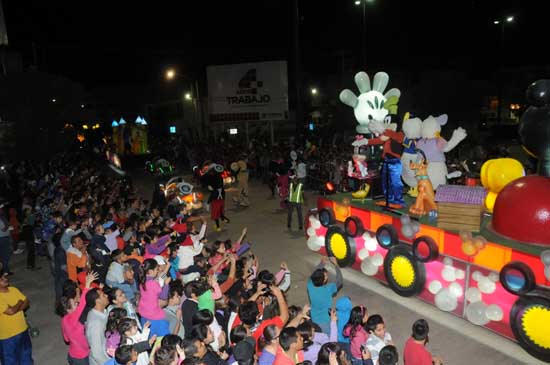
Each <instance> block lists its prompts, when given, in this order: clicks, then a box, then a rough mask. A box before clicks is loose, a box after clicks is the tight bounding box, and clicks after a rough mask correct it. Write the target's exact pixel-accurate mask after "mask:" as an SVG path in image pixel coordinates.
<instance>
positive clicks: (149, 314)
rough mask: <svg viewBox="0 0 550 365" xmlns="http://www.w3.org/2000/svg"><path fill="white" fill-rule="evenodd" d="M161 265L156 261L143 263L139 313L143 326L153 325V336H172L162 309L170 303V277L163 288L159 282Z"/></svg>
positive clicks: (151, 334)
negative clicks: (147, 323) (148, 323)
mask: <svg viewBox="0 0 550 365" xmlns="http://www.w3.org/2000/svg"><path fill="white" fill-rule="evenodd" d="M158 275H159V265H158V263H157V261H156V260H154V259H147V260H145V261H143V266H142V272H141V275H140V278H139V291H140V293H141V295H140V298H139V304H138V312H139V314H140V315H141V325H142V326H143V325H145V323H146V322H150V323H151V332H150V334H149V337H151V336H153V335H157V336H164V335H168V334H170V329H169V324H168V321H167V320H165V319H164V318H165V314H164V311H163V310H162V307H164V306H166V304H167V303H168V289H169V285H168V284H169V283H170V276H167V277H166V278H165V279H164V286H163V287H162V288H161V287H160V284H159V282H158V280H157V277H158Z"/></svg>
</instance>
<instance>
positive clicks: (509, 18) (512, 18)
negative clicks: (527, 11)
mask: <svg viewBox="0 0 550 365" xmlns="http://www.w3.org/2000/svg"><path fill="white" fill-rule="evenodd" d="M506 21H507V22H508V23H511V22H513V21H514V17H513V16H509V17H507V18H506Z"/></svg>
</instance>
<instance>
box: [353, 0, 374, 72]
mask: <svg viewBox="0 0 550 365" xmlns="http://www.w3.org/2000/svg"><path fill="white" fill-rule="evenodd" d="M373 2H374V0H355V5H356V6H361V7H362V8H363V9H362V11H363V17H362V20H361V22H362V24H361V28H362V29H361V57H362V63H363V68H364V69H366V68H367V47H366V45H367V19H366V14H367V3H369V4H370V3H373Z"/></svg>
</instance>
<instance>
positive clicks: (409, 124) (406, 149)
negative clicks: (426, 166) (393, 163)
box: [401, 114, 422, 189]
mask: <svg viewBox="0 0 550 365" xmlns="http://www.w3.org/2000/svg"><path fill="white" fill-rule="evenodd" d="M402 129H403V133H404V134H405V138H404V139H403V154H402V155H401V164H402V166H403V171H402V173H401V177H402V178H403V181H404V182H405V184H407V185H408V186H409V187H410V188H412V189H415V188H416V177H415V172H414V171H413V170H412V169H411V167H410V162H411V161H416V157H417V150H416V143H417V142H418V140H419V139H420V136H421V135H420V134H421V132H422V120H420V118H408V116H407V114H406V115H405V118H404V120H403V127H402Z"/></svg>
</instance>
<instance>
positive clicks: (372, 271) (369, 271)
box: [361, 257, 378, 276]
mask: <svg viewBox="0 0 550 365" xmlns="http://www.w3.org/2000/svg"><path fill="white" fill-rule="evenodd" d="M370 259H371V257H367V258H366V259H365V260H363V262H361V271H362V272H363V273H364V274H365V275H368V276H374V275H376V274H377V273H378V266H375V265H373V264H372V262H371V260H370Z"/></svg>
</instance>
